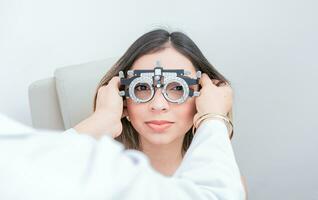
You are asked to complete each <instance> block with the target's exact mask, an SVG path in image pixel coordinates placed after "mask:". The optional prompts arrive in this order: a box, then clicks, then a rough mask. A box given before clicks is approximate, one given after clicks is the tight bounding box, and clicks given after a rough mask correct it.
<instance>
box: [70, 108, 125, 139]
mask: <svg viewBox="0 0 318 200" xmlns="http://www.w3.org/2000/svg"><path fill="white" fill-rule="evenodd" d="M74 129H75V130H76V131H77V132H78V133H84V134H88V135H91V136H93V137H94V138H96V139H99V138H100V137H102V136H103V135H110V136H112V137H114V135H116V134H117V133H118V132H119V131H121V122H120V120H116V119H114V118H113V117H112V116H111V115H108V114H105V113H103V112H94V113H93V114H92V115H91V116H90V117H88V118H86V119H85V120H83V121H81V122H80V123H79V124H77V125H76V126H75V127H74Z"/></svg>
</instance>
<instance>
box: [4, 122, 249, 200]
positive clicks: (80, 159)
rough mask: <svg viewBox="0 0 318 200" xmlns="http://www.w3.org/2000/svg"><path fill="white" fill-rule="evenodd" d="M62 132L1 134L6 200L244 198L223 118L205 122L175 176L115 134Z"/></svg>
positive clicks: (235, 199)
mask: <svg viewBox="0 0 318 200" xmlns="http://www.w3.org/2000/svg"><path fill="white" fill-rule="evenodd" d="M64 133H68V134H56V133H54V134H52V133H47V134H44V133H37V134H25V135H24V136H23V137H22V136H20V135H3V136H1V135H0V158H1V159H0V199H16V200H17V199H21V200H22V199H23V200H28V199H32V200H38V199H39V200H40V199H46V200H50V199H76V200H81V199H94V200H95V199H103V200H104V199H133V200H134V199H138V200H142V199H152V200H156V199H167V200H169V199H173V200H175V199H182V200H187V199H189V200H190V199H195V200H201V199H206V200H207V199H210V200H217V199H218V200H227V199H229V200H242V199H244V195H245V194H244V189H243V185H242V183H241V179H240V172H239V169H238V167H237V164H236V162H235V158H234V154H233V151H232V147H231V143H230V141H229V138H228V134H227V130H226V126H225V124H223V122H220V121H218V120H206V121H204V122H202V124H201V126H200V127H199V128H198V130H197V132H196V135H195V137H194V140H193V142H192V144H191V146H190V148H189V150H188V152H187V153H186V155H185V158H184V160H183V162H182V163H181V166H180V168H179V169H178V170H177V171H176V173H175V174H174V176H173V177H165V176H163V175H161V174H159V173H158V172H156V171H155V170H154V169H152V168H151V166H150V162H149V160H148V158H147V157H146V156H145V155H144V154H142V153H141V152H139V151H135V150H124V147H123V145H122V144H120V143H118V142H116V141H114V140H113V139H112V138H110V137H109V136H104V137H102V138H101V139H100V140H98V141H96V140H95V139H93V138H92V137H90V136H87V135H85V134H77V133H76V131H75V129H69V130H67V131H66V132H64Z"/></svg>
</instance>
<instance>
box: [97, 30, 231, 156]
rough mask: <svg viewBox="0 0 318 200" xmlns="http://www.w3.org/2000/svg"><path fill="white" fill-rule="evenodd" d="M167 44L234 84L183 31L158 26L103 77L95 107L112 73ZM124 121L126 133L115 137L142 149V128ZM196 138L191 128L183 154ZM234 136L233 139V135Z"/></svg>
mask: <svg viewBox="0 0 318 200" xmlns="http://www.w3.org/2000/svg"><path fill="white" fill-rule="evenodd" d="M167 46H169V47H173V48H174V49H176V50H177V51H178V52H179V53H181V54H182V55H184V56H185V57H186V58H188V59H189V60H190V61H191V62H192V64H193V66H194V67H195V70H196V71H198V70H200V71H201V72H202V73H206V74H207V75H208V76H209V77H210V78H211V79H217V80H220V82H219V83H218V85H220V84H223V83H227V84H229V85H230V82H229V81H228V80H227V79H226V78H225V77H224V76H223V75H222V74H221V73H219V72H218V71H217V70H216V69H215V68H214V66H213V65H212V64H211V63H210V62H209V61H208V60H207V59H206V58H205V56H204V55H203V54H202V52H201V51H200V49H199V48H198V47H197V45H196V44H195V43H194V42H193V41H192V40H191V39H190V38H189V37H188V36H187V35H185V34H184V33H182V32H171V33H169V32H168V31H167V30H164V29H156V30H152V31H150V32H148V33H145V34H144V35H142V36H141V37H139V38H138V39H137V40H136V41H135V42H134V43H133V44H132V45H131V46H130V47H129V48H128V49H127V51H126V52H125V53H124V55H122V56H121V57H120V58H119V60H118V61H117V62H116V63H115V64H114V65H113V66H112V67H111V68H110V69H109V70H108V72H107V73H106V74H105V76H104V77H103V78H102V79H101V81H100V83H99V85H98V86H97V89H96V93H95V97H94V104H93V105H94V108H93V109H94V111H95V109H96V99H97V91H98V89H99V88H100V87H102V86H104V85H107V84H108V82H109V81H110V80H111V79H112V77H114V76H118V74H119V71H123V72H124V74H126V73H127V71H128V70H129V69H130V68H131V67H132V65H133V63H134V62H135V60H137V59H138V58H140V57H141V56H143V55H146V54H151V53H155V52H159V51H162V50H164V49H165V48H167ZM228 117H229V118H230V119H231V120H232V121H233V119H232V117H233V116H232V110H231V111H230V112H229V115H228ZM121 122H122V125H123V130H122V133H121V134H120V136H118V137H116V138H115V139H116V140H117V141H119V142H121V143H122V144H123V145H124V146H125V148H126V149H136V150H141V149H140V148H141V147H140V141H139V137H138V132H137V131H136V130H135V129H134V127H133V126H132V124H131V123H130V122H129V121H128V120H127V119H126V118H125V117H124V118H122V119H121ZM192 139H193V134H192V128H191V129H189V130H188V131H187V133H186V134H185V137H184V140H183V145H182V155H184V153H185V152H186V151H187V149H188V148H189V146H190V144H191V141H192ZM230 139H232V135H231V136H230Z"/></svg>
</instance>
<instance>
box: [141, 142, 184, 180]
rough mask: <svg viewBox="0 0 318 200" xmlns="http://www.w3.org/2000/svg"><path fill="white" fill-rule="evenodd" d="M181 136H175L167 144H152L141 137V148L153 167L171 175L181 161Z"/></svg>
mask: <svg viewBox="0 0 318 200" xmlns="http://www.w3.org/2000/svg"><path fill="white" fill-rule="evenodd" d="M183 138H184V137H181V138H177V139H176V140H175V141H173V142H171V143H169V144H161V145H154V144H151V143H149V142H148V141H147V140H145V139H144V138H142V137H141V138H140V142H141V149H142V151H143V152H144V153H145V154H146V155H147V156H148V157H149V159H150V162H151V165H152V167H153V168H155V169H156V170H157V171H159V172H160V173H162V174H164V175H167V176H171V175H173V173H174V172H175V170H176V169H177V168H178V167H179V165H180V163H181V161H182V144H183Z"/></svg>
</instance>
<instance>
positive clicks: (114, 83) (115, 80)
mask: <svg viewBox="0 0 318 200" xmlns="http://www.w3.org/2000/svg"><path fill="white" fill-rule="evenodd" d="M108 84H109V85H111V86H114V87H115V88H117V89H118V90H119V87H120V78H119V76H114V77H113V78H112V79H111V80H110V81H109V83H108Z"/></svg>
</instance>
